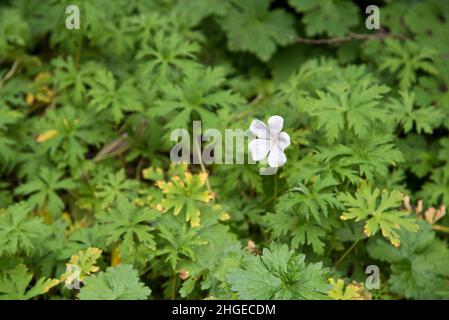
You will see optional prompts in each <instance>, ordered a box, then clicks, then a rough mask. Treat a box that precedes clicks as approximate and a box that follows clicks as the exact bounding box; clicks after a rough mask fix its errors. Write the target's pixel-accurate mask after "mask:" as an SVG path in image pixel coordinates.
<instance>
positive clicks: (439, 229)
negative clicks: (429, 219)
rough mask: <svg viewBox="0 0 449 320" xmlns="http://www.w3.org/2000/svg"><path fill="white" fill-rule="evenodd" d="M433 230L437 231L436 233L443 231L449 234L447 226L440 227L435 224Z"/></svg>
mask: <svg viewBox="0 0 449 320" xmlns="http://www.w3.org/2000/svg"><path fill="white" fill-rule="evenodd" d="M432 229H433V230H435V231H441V232H444V233H449V227H446V226H440V225H437V224H434V225H433V226H432Z"/></svg>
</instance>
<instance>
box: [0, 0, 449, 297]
mask: <svg viewBox="0 0 449 320" xmlns="http://www.w3.org/2000/svg"><path fill="white" fill-rule="evenodd" d="M375 4H376V5H378V6H379V8H380V29H378V30H376V29H375V30H368V29H367V28H366V25H365V22H366V19H367V18H368V16H369V14H366V13H365V8H366V4H365V3H364V1H349V0H289V1H270V0H192V1H176V0H151V1H138V0H135V1H130V0H117V1H109V0H95V1H90V0H73V1H66V0H46V1H40V0H39V1H38V0H14V1H2V3H1V4H0V299H181V298H189V299H204V298H209V299H212V298H222V299H239V298H240V299H447V298H449V244H448V233H449V218H448V215H447V214H445V213H446V207H447V206H448V205H449V136H448V130H449V118H448V116H449V91H448V90H449V64H448V61H449V32H448V30H449V2H447V1H438V0H427V1H410V0H403V1H400V0H396V1H376V3H375ZM69 5H76V6H77V7H70V8H69V10H68V11H67V12H66V8H67V7H68V6H69ZM76 9H79V13H80V15H79V29H77V28H76V27H77V23H76V12H77V10H76ZM66 20H67V21H66ZM66 22H67V25H66ZM273 115H279V116H281V117H282V118H283V120H284V122H283V130H284V131H285V132H286V133H287V134H288V135H289V136H290V139H291V144H290V145H289V146H288V147H287V148H286V149H285V150H284V151H285V155H286V159H287V160H286V163H285V164H284V165H283V166H282V167H280V168H279V169H278V171H277V172H276V173H275V174H273V175H260V174H259V169H260V168H261V167H264V166H266V164H260V163H257V164H250V163H245V164H220V163H213V164H201V165H200V164H190V165H188V164H174V163H173V161H171V159H170V150H171V148H172V147H173V145H174V143H175V142H173V141H171V140H170V135H171V133H172V132H173V130H175V129H178V128H184V129H186V130H188V131H189V132H190V133H192V134H193V132H192V123H193V121H194V120H197V121H201V125H202V128H203V130H205V129H207V128H215V129H218V130H219V131H220V132H224V130H225V129H242V130H247V129H248V128H249V127H250V124H251V123H252V121H253V120H254V119H259V120H261V121H263V122H265V123H266V122H267V120H268V119H269V118H270V117H271V116H273ZM223 142H224V141H223ZM205 144H206V143H205ZM202 147H205V145H203V146H202ZM201 149H202V148H201V147H200V151H201ZM191 151H192V152H193V153H195V152H197V149H195V148H193V146H192V150H191ZM367 267H368V273H367V272H366V270H367ZM377 271H378V272H377ZM366 280H368V281H366ZM377 280H379V281H377Z"/></svg>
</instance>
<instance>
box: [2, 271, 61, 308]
mask: <svg viewBox="0 0 449 320" xmlns="http://www.w3.org/2000/svg"><path fill="white" fill-rule="evenodd" d="M32 278H33V275H32V274H29V273H28V270H27V268H26V267H25V266H24V265H22V264H21V265H18V266H16V267H15V268H14V269H12V270H9V271H3V272H1V273H0V300H28V299H32V298H34V297H36V296H38V295H41V294H44V293H46V292H47V291H48V290H49V289H50V288H51V287H52V286H54V285H55V284H58V282H59V281H58V280H51V279H45V278H40V279H39V280H37V282H36V283H35V284H34V285H33V286H32V287H31V288H29V289H28V287H29V285H30V282H31V279H32Z"/></svg>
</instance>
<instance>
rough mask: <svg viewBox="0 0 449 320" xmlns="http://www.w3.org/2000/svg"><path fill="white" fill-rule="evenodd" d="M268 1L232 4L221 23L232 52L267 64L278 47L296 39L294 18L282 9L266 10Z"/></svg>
mask: <svg viewBox="0 0 449 320" xmlns="http://www.w3.org/2000/svg"><path fill="white" fill-rule="evenodd" d="M270 2H271V0H241V1H234V3H233V4H234V6H233V7H232V8H231V9H230V10H229V11H228V12H227V14H226V16H225V17H224V18H223V20H222V26H223V28H224V29H225V31H226V34H227V36H228V47H229V49H230V50H232V51H248V52H251V53H254V54H255V55H256V56H257V57H259V58H260V59H261V60H263V61H267V60H268V59H269V58H270V57H271V56H272V55H273V53H274V52H275V51H276V46H277V45H286V44H288V43H291V42H292V40H293V39H294V36H295V30H294V28H293V23H294V20H293V17H292V16H291V15H290V14H288V13H287V12H285V11H284V10H282V9H275V10H269V5H270Z"/></svg>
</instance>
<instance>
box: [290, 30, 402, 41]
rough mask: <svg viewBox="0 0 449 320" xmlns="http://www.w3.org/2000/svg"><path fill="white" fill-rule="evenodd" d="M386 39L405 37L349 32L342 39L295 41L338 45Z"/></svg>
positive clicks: (304, 39)
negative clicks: (356, 41) (355, 41)
mask: <svg viewBox="0 0 449 320" xmlns="http://www.w3.org/2000/svg"><path fill="white" fill-rule="evenodd" d="M387 38H395V39H404V38H405V36H403V35H398V34H392V33H388V32H379V33H374V34H362V33H355V32H350V33H349V34H348V35H347V36H343V37H335V38H322V39H310V38H302V37H296V38H295V41H296V42H299V43H306V44H340V43H342V42H349V41H354V40H359V41H367V40H384V39H387Z"/></svg>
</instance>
